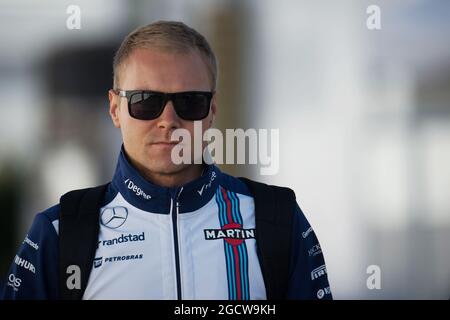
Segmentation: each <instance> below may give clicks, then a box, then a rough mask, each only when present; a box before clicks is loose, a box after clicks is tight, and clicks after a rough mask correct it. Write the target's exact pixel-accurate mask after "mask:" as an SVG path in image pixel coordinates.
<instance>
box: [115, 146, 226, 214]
mask: <svg viewBox="0 0 450 320" xmlns="http://www.w3.org/2000/svg"><path fill="white" fill-rule="evenodd" d="M221 174H222V173H221V172H220V170H219V169H218V168H217V167H216V166H214V165H205V170H204V171H203V174H202V176H201V177H199V178H197V179H195V180H194V181H191V182H189V183H187V184H186V185H184V186H181V187H174V188H167V187H161V186H158V185H156V184H154V183H152V182H150V181H148V180H146V179H145V178H144V177H143V176H142V175H141V174H140V173H139V172H138V171H137V170H136V168H134V167H133V166H132V165H131V163H130V162H129V161H128V159H127V156H126V154H125V151H124V148H123V146H122V148H121V151H120V155H119V160H118V162H117V167H116V172H115V174H114V177H113V180H112V186H113V188H114V189H116V190H117V191H118V192H120V194H121V195H122V196H123V197H124V198H125V200H126V201H127V202H129V203H130V204H132V205H133V206H135V207H137V208H139V209H141V210H144V211H149V212H152V213H163V214H169V213H170V208H171V201H172V200H173V201H174V203H173V206H175V202H176V201H178V204H179V212H180V213H184V212H191V211H195V210H197V209H199V208H201V207H203V206H204V205H205V204H206V203H208V202H209V201H210V200H211V198H212V197H213V196H214V194H215V192H216V189H217V186H218V185H219V183H218V181H219V177H220V176H221Z"/></svg>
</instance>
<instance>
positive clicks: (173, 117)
mask: <svg viewBox="0 0 450 320" xmlns="http://www.w3.org/2000/svg"><path fill="white" fill-rule="evenodd" d="M157 121H158V127H159V128H161V129H172V128H179V127H180V118H179V117H178V115H177V113H176V112H175V108H174V106H173V102H172V100H169V101H167V103H166V105H165V106H164V110H163V112H162V113H161V115H160V116H159V118H158V119H157Z"/></svg>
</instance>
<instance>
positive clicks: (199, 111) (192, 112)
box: [175, 93, 210, 120]
mask: <svg viewBox="0 0 450 320" xmlns="http://www.w3.org/2000/svg"><path fill="white" fill-rule="evenodd" d="M209 103H210V98H209V97H208V95H206V94H202V93H182V94H179V95H177V97H176V99H175V109H176V112H177V114H178V116H179V117H180V118H182V119H185V120H201V119H203V118H205V117H206V116H207V115H208V113H209Z"/></svg>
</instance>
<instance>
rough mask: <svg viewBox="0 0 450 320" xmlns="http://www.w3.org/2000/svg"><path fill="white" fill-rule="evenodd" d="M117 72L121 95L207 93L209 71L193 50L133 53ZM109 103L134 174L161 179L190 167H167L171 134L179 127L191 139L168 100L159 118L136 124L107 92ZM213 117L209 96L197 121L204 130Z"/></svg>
mask: <svg viewBox="0 0 450 320" xmlns="http://www.w3.org/2000/svg"><path fill="white" fill-rule="evenodd" d="M119 68H120V72H119V87H120V89H122V90H153V91H160V92H168V93H172V92H182V91H211V81H210V78H209V74H208V69H207V67H206V65H205V63H204V62H203V60H202V58H201V57H200V54H199V53H197V52H195V51H191V52H188V53H183V54H180V53H168V52H164V51H161V50H155V49H135V50H134V51H133V52H132V53H131V54H130V56H129V57H128V58H127V59H126V60H125V61H124V63H123V64H122V65H121V66H120V67H119ZM109 100H110V115H111V118H112V120H113V123H114V125H115V126H116V127H117V128H120V129H121V131H122V138H123V143H124V147H125V151H126V153H127V155H128V156H129V158H130V160H131V161H132V163H133V164H134V165H136V166H137V167H138V169H140V170H144V171H145V173H147V174H148V173H149V174H151V175H152V174H153V175H154V174H157V175H158V174H159V175H165V174H176V173H178V172H181V171H183V170H184V169H187V168H189V166H190V165H189V164H181V165H175V164H174V163H173V162H172V160H171V151H172V148H173V147H174V143H170V137H171V134H172V132H173V131H174V130H175V129H178V128H184V129H186V130H188V131H189V132H190V134H191V138H192V140H193V138H194V122H193V121H188V120H183V119H181V118H180V117H178V115H177V114H176V112H175V109H174V107H173V103H172V101H169V102H168V103H167V104H166V106H165V108H164V111H163V113H162V114H161V116H160V117H159V118H157V119H154V120H138V119H135V118H132V117H131V116H130V114H129V112H128V105H127V99H126V98H125V97H119V96H118V95H116V94H114V93H113V92H112V91H110V92H109ZM215 112H216V98H215V96H214V97H213V99H212V102H211V110H210V112H209V114H208V116H207V117H206V118H205V119H203V120H202V128H203V131H204V130H206V129H208V128H209V127H210V126H211V123H212V120H213V117H214V115H215ZM202 134H203V132H202ZM202 136H203V135H202ZM200 138H201V137H200Z"/></svg>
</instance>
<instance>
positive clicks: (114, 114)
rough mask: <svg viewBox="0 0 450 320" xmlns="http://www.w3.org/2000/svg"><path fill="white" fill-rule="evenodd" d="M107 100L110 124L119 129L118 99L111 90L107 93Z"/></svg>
mask: <svg viewBox="0 0 450 320" xmlns="http://www.w3.org/2000/svg"><path fill="white" fill-rule="evenodd" d="M108 98H109V115H110V116H111V119H112V122H113V124H114V126H115V127H116V128H120V117H119V111H120V108H119V107H120V97H119V96H118V95H117V94H115V93H114V91H113V90H112V89H111V90H109V91H108Z"/></svg>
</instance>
